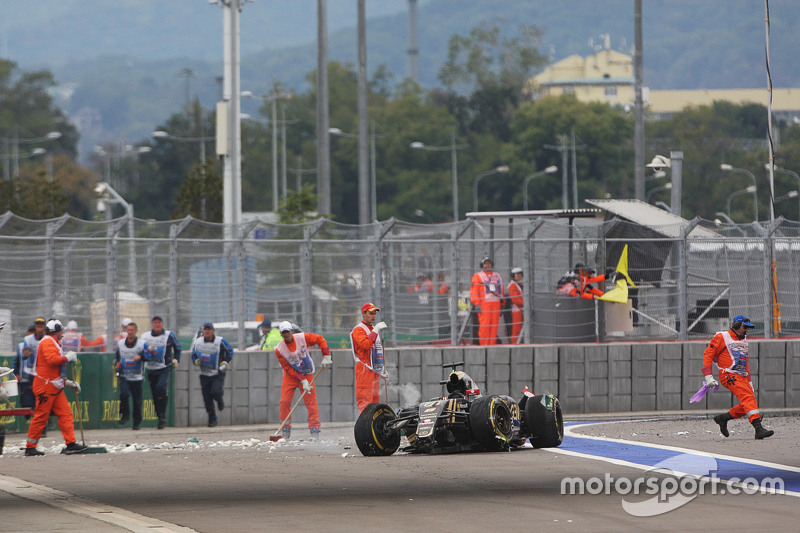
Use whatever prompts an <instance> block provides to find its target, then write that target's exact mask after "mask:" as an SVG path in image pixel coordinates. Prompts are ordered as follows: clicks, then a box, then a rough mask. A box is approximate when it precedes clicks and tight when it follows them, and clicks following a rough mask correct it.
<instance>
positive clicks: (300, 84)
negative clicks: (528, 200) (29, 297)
mask: <svg viewBox="0 0 800 533" xmlns="http://www.w3.org/2000/svg"><path fill="white" fill-rule="evenodd" d="M90 4H91V5H90ZM355 4H356V3H355V1H352V0H329V1H328V11H329V13H328V16H329V56H330V59H331V60H338V61H343V62H350V63H355V60H356V33H355V29H354V25H355V7H354V6H355ZM632 4H633V2H631V0H604V1H602V2H597V1H595V0H569V1H561V2H552V1H545V0H514V1H509V0H483V1H480V2H477V1H468V0H420V2H419V17H418V23H419V43H420V78H421V80H420V81H421V83H422V84H423V85H424V86H429V87H430V86H436V85H437V84H438V83H437V79H436V74H437V71H438V68H439V66H440V65H441V64H442V63H443V62H444V59H445V57H446V44H447V40H448V39H449V37H450V36H452V35H453V34H456V33H461V34H465V33H467V32H468V31H469V29H470V28H472V27H474V26H475V25H477V24H479V23H480V22H481V21H486V20H495V19H497V18H502V19H505V21H506V22H504V23H502V24H503V28H504V35H507V36H509V37H510V36H512V35H513V33H514V28H515V27H516V26H517V25H518V24H535V25H537V26H538V27H540V28H541V29H542V30H543V31H544V37H543V40H542V45H541V50H542V51H543V52H545V53H547V54H548V55H549V56H550V57H551V58H552V59H553V60H559V59H562V58H564V57H566V56H568V55H570V54H581V55H586V54H588V53H590V52H591V48H590V40H591V41H592V43H594V44H595V46H596V45H597V44H598V43H601V42H603V37H602V35H604V34H608V35H609V41H610V44H611V46H612V48H615V49H619V50H622V51H625V52H626V53H630V52H631V45H632V41H633V5H632ZM405 7H406V1H405V0H371V1H368V2H367V14H368V16H369V22H368V65H369V69H370V71H372V70H374V68H376V67H377V66H378V65H380V64H386V65H387V66H388V68H389V70H390V71H391V72H392V73H394V76H395V77H394V79H395V81H400V80H401V79H402V78H403V77H404V76H405V72H406V61H407V59H406V49H407V46H408V45H407V31H408V30H407V18H406V13H405ZM770 8H771V19H772V20H771V23H772V29H771V37H770V41H771V59H772V75H773V84H774V85H775V86H776V87H800V70H797V69H795V68H794V62H793V55H794V54H795V53H796V51H797V50H800V35H798V34H797V32H795V31H793V30H792V28H794V27H795V25H796V22H797V19H798V18H800V11H798V10H797V9H796V2H795V1H794V0H772V1H771V2H770ZM244 9H245V10H244V11H243V14H242V50H243V54H242V87H243V89H248V90H252V91H254V92H256V93H259V92H265V91H266V90H267V87H268V86H269V85H270V83H272V82H273V81H277V82H282V83H285V84H287V85H289V86H291V87H295V88H298V89H300V90H306V89H308V85H307V84H306V82H305V76H306V75H307V74H308V73H309V72H310V71H311V70H313V69H314V68H315V66H316V58H315V55H316V46H315V43H314V39H315V34H316V2H315V1H314V0H271V1H265V0H256V1H255V2H253V3H249V4H247V5H246V6H245V8H244ZM2 12H3V14H4V15H5V16H4V17H3V18H4V19H5V20H6V21H12V20H13V21H14V24H13V25H12V24H11V23H10V22H5V23H4V24H3V25H2V26H0V30H2V39H1V40H0V51H2V52H4V54H3V55H8V56H10V59H12V60H14V61H17V62H18V63H19V64H20V67H21V68H22V69H25V70H32V69H35V68H48V69H50V70H52V71H53V72H54V73H55V74H56V77H57V79H58V80H59V81H60V82H61V83H62V84H63V85H64V89H65V90H63V91H61V92H60V93H59V94H60V96H61V100H60V103H61V105H62V107H64V109H66V110H67V111H68V112H69V113H70V114H71V115H72V116H77V114H79V113H80V114H81V115H82V116H88V117H91V118H92V119H93V121H92V122H91V123H92V124H93V126H92V127H91V128H84V129H83V130H82V135H83V137H84V139H83V142H82V152H84V153H85V152H86V150H87V149H89V148H91V146H93V145H94V144H96V143H98V142H109V141H113V140H120V141H123V140H124V141H127V142H131V141H135V140H138V139H141V138H142V137H145V136H147V135H148V134H149V132H150V131H151V130H152V129H153V128H154V127H155V126H156V125H158V123H159V122H160V121H162V120H164V119H165V118H166V117H168V116H169V114H170V113H173V112H175V111H177V110H178V109H180V107H181V106H182V105H183V103H184V101H185V94H186V88H187V80H186V79H185V78H182V77H181V76H180V73H181V71H182V70H183V69H185V68H190V69H192V71H194V73H195V76H194V77H192V78H190V79H188V87H189V91H190V94H191V95H195V94H196V95H197V96H198V97H199V98H200V99H201V102H202V103H203V105H205V106H207V107H211V106H212V105H213V102H214V101H215V100H216V99H217V98H218V97H219V87H218V83H217V81H216V78H217V76H219V74H220V70H221V63H222V49H221V45H222V15H221V12H220V10H219V9H218V8H215V7H214V6H209V5H208V4H207V2H203V1H200V0H192V1H189V0H171V1H169V2H164V1H156V0H116V1H114V2H112V1H102V2H85V1H81V0H59V1H57V2H56V1H54V0H41V1H39V2H37V3H31V2H26V3H13V4H12V3H9V2H6V3H4V6H3V8H2ZM187 22H188V23H187ZM348 22H350V24H348ZM643 24H644V29H645V34H644V65H645V72H644V81H645V85H647V86H649V87H652V88H655V89H689V88H722V87H762V86H764V85H765V83H766V74H765V66H764V42H765V35H764V33H765V32H764V4H763V2H755V1H753V0H645V1H644V16H643ZM244 110H245V112H249V113H251V114H252V113H255V110H256V107H255V106H254V105H253V104H252V103H247V104H245V107H244Z"/></svg>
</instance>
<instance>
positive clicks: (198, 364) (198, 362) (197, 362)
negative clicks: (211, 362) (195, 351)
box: [194, 357, 202, 366]
mask: <svg viewBox="0 0 800 533" xmlns="http://www.w3.org/2000/svg"><path fill="white" fill-rule="evenodd" d="M194 364H195V366H200V365H201V364H202V363H201V362H200V358H199V357H198V358H197V359H195V360H194Z"/></svg>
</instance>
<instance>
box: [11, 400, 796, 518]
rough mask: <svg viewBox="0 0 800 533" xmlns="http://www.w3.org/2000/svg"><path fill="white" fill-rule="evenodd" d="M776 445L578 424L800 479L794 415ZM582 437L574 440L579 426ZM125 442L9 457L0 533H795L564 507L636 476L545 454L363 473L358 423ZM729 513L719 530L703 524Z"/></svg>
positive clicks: (194, 432) (780, 509)
mask: <svg viewBox="0 0 800 533" xmlns="http://www.w3.org/2000/svg"><path fill="white" fill-rule="evenodd" d="M764 411H765V412H764V418H765V425H766V426H768V427H772V428H773V429H775V431H776V434H775V436H774V437H772V438H770V439H767V440H765V441H755V440H754V439H753V436H752V428H751V427H750V425H749V424H747V423H746V422H745V421H734V422H732V423H731V426H730V427H731V437H730V438H728V439H726V438H724V437H722V436H721V435H719V431H718V429H717V426H716V424H714V422H713V421H712V420H710V417H711V416H713V415H714V414H716V412H715V411H714V412H712V411H692V412H684V411H670V412H637V413H613V414H602V415H570V414H567V415H566V416H565V419H566V421H567V422H569V423H573V424H575V425H571V431H574V432H576V433H579V434H581V435H588V436H597V437H600V438H603V439H609V440H614V439H621V440H624V441H628V440H630V441H636V442H643V443H653V444H655V445H669V446H674V447H677V448H685V449H692V450H698V451H700V452H704V453H716V454H725V455H728V456H732V457H740V458H743V460H752V461H762V462H764V461H766V462H771V463H776V464H782V465H788V466H789V467H794V468H800V453H798V452H800V438H798V437H800V416H798V415H800V409H781V410H770V409H766V410H764ZM581 422H582V424H578V423H581ZM276 429H277V425H275V424H267V425H243V426H218V427H215V428H207V427H191V428H165V429H163V430H156V429H142V430H140V431H132V430H131V429H129V428H124V429H123V428H120V429H104V430H91V431H86V433H85V437H86V442H87V444H89V445H91V446H94V447H103V448H105V450H106V452H107V453H94V454H88V455H73V456H66V455H61V454H60V453H59V451H60V448H61V446H63V442H62V441H61V438H60V435H59V434H58V431H57V430H56V431H54V432H51V437H49V438H47V439H44V440H43V442H42V443H41V449H43V450H44V451H45V453H46V455H45V456H44V457H35V458H34V457H24V456H23V452H22V450H21V449H20V448H21V447H22V446H24V438H25V436H24V435H21V434H16V435H9V436H8V437H7V440H6V447H5V449H4V453H3V455H2V456H0V472H2V474H0V530H2V531H3V532H5V533H8V532H34V531H35V532H37V533H40V532H41V531H65V532H73V531H74V532H78V531H81V532H85V531H142V532H144V531H148V532H151V531H154V530H155V531H162V532H167V531H180V532H186V531H209V532H212V531H213V532H218V531H244V530H257V531H261V530H273V529H278V530H282V529H287V530H292V531H315V532H318V531H321V530H324V531H327V532H337V531H342V532H344V531H347V532H352V531H375V530H377V529H388V528H393V529H397V528H403V529H408V528H411V529H413V530H428V531H444V530H450V529H452V528H454V527H457V528H458V529H459V530H461V531H466V532H470V531H476V532H477V531H496V530H501V529H510V528H519V527H520V526H521V525H522V524H525V525H526V526H527V527H536V528H537V529H544V530H547V531H562V530H564V531H633V530H636V531H662V530H666V529H671V530H684V531H703V532H708V531H730V530H731V529H734V530H735V529H737V527H736V524H746V523H752V520H753V516H755V515H757V516H758V517H759V523H760V526H759V527H760V529H763V530H776V529H782V530H793V529H794V527H795V526H794V524H795V521H796V504H797V500H796V498H794V497H790V496H778V495H754V496H748V497H747V498H745V497H744V496H738V497H733V496H729V495H726V496H721V495H704V496H698V497H697V499H696V500H694V501H692V502H691V503H689V504H687V505H685V506H683V507H682V508H680V509H677V510H674V511H671V512H669V513H667V514H665V515H663V516H654V517H647V518H643V517H635V516H631V515H630V514H629V513H627V512H625V511H624V510H623V508H622V507H621V505H620V497H619V495H616V496H615V495H614V494H611V495H604V494H601V495H596V496H590V495H584V496H571V495H564V494H563V493H562V491H561V490H560V487H561V484H562V482H563V480H564V479H565V478H566V477H569V476H575V475H578V474H580V475H583V476H596V477H602V476H605V475H613V476H615V477H619V476H626V475H627V476H632V475H640V474H641V472H640V471H638V470H635V469H632V468H631V467H630V466H626V465H623V464H613V463H609V462H603V461H601V460H595V459H591V458H587V457H577V456H571V455H566V454H563V453H554V452H553V451H546V450H533V449H529V450H521V451H519V452H514V453H510V454H508V453H506V454H503V453H494V454H457V455H437V456H417V455H407V454H403V453H397V454H395V455H394V456H391V457H383V458H381V457H363V456H362V455H361V454H360V453H359V451H358V449H357V447H356V446H355V443H354V439H353V431H352V423H331V424H324V425H323V430H322V434H321V438H320V440H318V441H312V440H310V438H309V432H308V429H307V428H302V427H298V426H295V427H294V428H293V430H292V432H293V434H292V437H293V438H292V439H290V440H289V441H280V442H271V441H270V440H269V436H270V435H271V434H273V433H274V432H275V430H276ZM723 508H724V509H725V519H724V520H717V519H715V520H712V521H709V519H708V517H710V516H719V513H720V509H723Z"/></svg>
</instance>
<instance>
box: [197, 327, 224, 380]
mask: <svg viewBox="0 0 800 533" xmlns="http://www.w3.org/2000/svg"><path fill="white" fill-rule="evenodd" d="M221 347H222V337H220V336H218V335H215V336H214V340H213V341H211V342H206V339H205V337H198V338H197V339H195V341H194V346H193V347H192V353H193V354H195V355H196V357H197V358H198V359H200V373H201V374H203V375H204V376H216V375H217V374H219V352H220V349H221Z"/></svg>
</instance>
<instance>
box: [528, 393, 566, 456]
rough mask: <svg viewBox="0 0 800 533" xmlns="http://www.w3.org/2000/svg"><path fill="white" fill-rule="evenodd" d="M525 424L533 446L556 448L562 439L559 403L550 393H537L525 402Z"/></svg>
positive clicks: (562, 429)
mask: <svg viewBox="0 0 800 533" xmlns="http://www.w3.org/2000/svg"><path fill="white" fill-rule="evenodd" d="M525 425H526V427H527V429H528V431H529V432H530V435H531V437H530V438H531V445H532V446H533V447H534V448H556V447H558V446H560V445H561V441H563V440H564V417H563V416H562V414H561V404H560V403H559V401H558V398H556V397H555V396H553V395H552V394H539V395H537V396H534V397H533V398H528V401H527V402H525Z"/></svg>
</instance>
